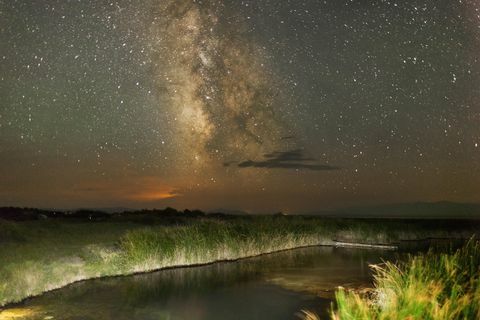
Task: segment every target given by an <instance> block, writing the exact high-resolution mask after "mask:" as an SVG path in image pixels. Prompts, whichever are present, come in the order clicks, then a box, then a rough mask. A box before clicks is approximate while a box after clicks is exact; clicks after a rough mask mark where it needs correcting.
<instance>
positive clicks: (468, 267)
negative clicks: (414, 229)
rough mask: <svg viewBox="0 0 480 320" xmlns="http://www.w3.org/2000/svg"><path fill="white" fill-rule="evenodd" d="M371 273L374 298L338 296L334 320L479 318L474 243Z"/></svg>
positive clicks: (478, 259)
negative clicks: (448, 252) (372, 275)
mask: <svg viewBox="0 0 480 320" xmlns="http://www.w3.org/2000/svg"><path fill="white" fill-rule="evenodd" d="M373 268H374V271H375V289H374V291H373V295H371V296H370V297H365V296H361V295H359V294H358V293H355V292H345V291H344V290H340V291H338V292H337V294H336V302H337V306H336V308H335V310H332V312H331V316H332V318H333V319H338V320H350V319H351V320H353V319H355V320H362V319H364V320H377V319H378V320H383V319H385V320H386V319H432V320H451V319H480V242H478V241H474V240H471V241H470V242H468V243H467V244H466V245H465V246H464V247H462V248H461V249H459V250H457V251H456V252H454V253H450V254H437V253H435V252H433V251H430V252H428V253H427V254H424V255H419V256H415V257H412V258H411V259H410V260H409V261H408V262H407V263H404V264H400V265H399V266H396V265H395V264H393V263H390V262H387V263H385V264H383V265H376V266H373Z"/></svg>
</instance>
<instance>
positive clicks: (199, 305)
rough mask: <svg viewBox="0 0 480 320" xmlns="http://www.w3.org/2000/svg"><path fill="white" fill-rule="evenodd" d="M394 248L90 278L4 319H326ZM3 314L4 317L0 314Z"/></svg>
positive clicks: (294, 253) (300, 253)
mask: <svg viewBox="0 0 480 320" xmlns="http://www.w3.org/2000/svg"><path fill="white" fill-rule="evenodd" d="M393 258H394V253H392V252H389V251H382V250H365V249H346V248H332V247H312V248H304V249H296V250H291V251H285V252H281V253H275V254H270V255H264V256H261V257H256V258H250V259H244V260H240V261H237V262H222V263H216V264H211V265H207V266H201V267H191V268H181V269H170V270H163V271H158V272H154V273H150V274H142V275H135V276H128V277H116V278H106V279H96V280H89V281H84V282H80V283H76V284H73V285H70V286H68V287H65V288H63V289H60V290H56V291H53V292H50V293H47V294H44V295H42V296H39V297H36V298H33V299H30V300H28V301H26V302H24V303H23V304H22V305H20V306H18V307H16V308H15V309H11V310H6V311H4V319H9V318H7V316H8V312H10V315H14V316H18V317H16V318H14V319H62V320H64V319H65V320H67V319H68V320H127V319H128V320H132V319H141V320H183V319H188V320H206V319H208V320H216V319H222V320H225V319H242V320H248V319H261V320H266V319H267V320H268V319H275V320H282V319H299V313H300V312H301V310H310V311H314V312H315V313H317V314H319V315H320V316H322V318H324V319H325V318H326V315H327V313H328V310H329V308H330V305H331V303H332V301H333V293H334V291H335V288H336V287H338V286H343V287H355V288H361V287H366V286H369V285H370V283H371V280H372V277H371V272H370V269H369V267H368V264H370V263H379V262H381V261H382V259H393ZM0 319H1V320H3V319H2V316H0Z"/></svg>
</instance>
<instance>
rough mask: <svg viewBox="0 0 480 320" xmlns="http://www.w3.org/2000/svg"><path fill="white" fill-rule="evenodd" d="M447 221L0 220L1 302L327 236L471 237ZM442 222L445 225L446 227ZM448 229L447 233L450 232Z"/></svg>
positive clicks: (379, 239) (371, 239) (326, 240)
mask: <svg viewBox="0 0 480 320" xmlns="http://www.w3.org/2000/svg"><path fill="white" fill-rule="evenodd" d="M466 226H468V224H462V227H461V228H457V229H455V230H452V228H451V224H446V227H436V228H432V226H431V225H430V224H428V223H423V224H422V223H411V222H399V221H383V222H382V223H379V222H378V221H369V220H352V219H322V218H312V217H282V216H276V217H273V216H268V217H236V218H231V217H230V218H215V217H208V216H205V217H196V218H185V219H183V218H179V219H177V218H176V219H175V220H174V222H173V223H172V220H168V221H167V222H166V221H165V219H164V218H162V217H158V216H155V215H149V216H148V219H143V218H142V219H133V220H130V219H125V218H122V219H110V220H108V221H101V222H88V221H84V220H74V219H73V220H64V219H54V220H35V221H24V222H12V221H1V220H0V306H2V305H5V304H8V303H11V302H17V301H20V300H22V299H24V298H26V297H29V296H32V295H37V294H40V293H42V292H45V291H49V290H52V289H55V288H60V287H62V286H65V285H67V284H69V283H72V282H75V281H79V280H84V279H90V278H95V277H102V276H113V275H125V274H132V273H136V272H146V271H151V270H156V269H161V268H165V267H173V266H180V265H194V264H204V263H209V262H214V261H219V260H232V259H238V258H244V257H249V256H254V255H258V254H262V253H269V252H274V251H279V250H285V249H291V248H296V247H301V246H309V245H320V244H324V245H329V244H332V240H333V239H342V240H348V241H359V242H363V243H365V242H367V243H390V242H394V241H397V240H399V239H417V238H423V237H428V236H433V237H444V236H449V235H454V236H455V237H458V236H467V237H468V236H470V235H471V233H472V232H473V231H472V229H471V228H470V229H469V228H466ZM447 227H448V228H447ZM452 232H453V233H452Z"/></svg>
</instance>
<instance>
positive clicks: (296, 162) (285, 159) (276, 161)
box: [224, 149, 341, 171]
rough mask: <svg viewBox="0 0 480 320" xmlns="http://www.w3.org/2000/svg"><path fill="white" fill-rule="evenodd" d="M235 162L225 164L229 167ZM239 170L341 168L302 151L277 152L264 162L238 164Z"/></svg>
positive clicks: (326, 169) (316, 169) (265, 156)
mask: <svg viewBox="0 0 480 320" xmlns="http://www.w3.org/2000/svg"><path fill="white" fill-rule="evenodd" d="M234 163H237V162H234V161H231V162H226V163H224V166H226V167H228V166H230V165H232V164H234ZM237 167H239V168H268V169H276V168H278V169H305V170H313V171H332V170H340V169H341V168H340V167H336V166H331V165H326V164H320V163H318V162H317V161H316V159H315V158H311V157H305V156H304V155H303V151H302V150H301V149H296V150H291V151H275V152H272V153H267V154H265V155H264V159H263V160H259V161H253V160H246V161H242V162H239V163H238V164H237Z"/></svg>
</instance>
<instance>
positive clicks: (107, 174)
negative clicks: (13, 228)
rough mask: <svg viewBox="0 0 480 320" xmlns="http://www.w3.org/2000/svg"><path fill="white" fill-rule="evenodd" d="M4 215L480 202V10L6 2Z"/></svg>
mask: <svg viewBox="0 0 480 320" xmlns="http://www.w3.org/2000/svg"><path fill="white" fill-rule="evenodd" d="M0 43H1V44H2V45H1V46H0V95H1V99H0V204H1V205H16V206H38V207H61V208H66V207H110V206H115V207H118V206H126V207H133V208H144V207H164V206H175V207H178V208H180V209H181V208H201V209H206V210H209V209H217V208H226V209H240V210H245V211H252V212H272V211H277V210H281V211H284V212H292V213H293V212H309V211H316V210H324V209H331V208H338V207H345V206H352V205H354V206H356V205H364V204H382V203H392V202H411V201H440V200H450V201H462V202H478V201H480V192H479V191H480V189H479V188H480V187H479V185H480V167H479V165H478V164H479V163H480V146H479V144H480V85H479V84H480V62H479V61H478V59H479V57H480V4H479V3H478V2H477V1H474V0H471V1H450V0H440V1H433V0H425V1H414V0H407V1H361V0H358V1H355V0H351V1H350V0H349V1H343V0H335V1H334V0H331V1H278V0H277V1H272V0H263V1H234V0H225V1H215V0H206V1H192V0H178V1H175V0H146V1H140V0H120V1H93V0H85V1H65V0H45V1H40V2H39V1H26V0H24V1H21V0H18V1H13V0H12V1H1V0H0Z"/></svg>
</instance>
